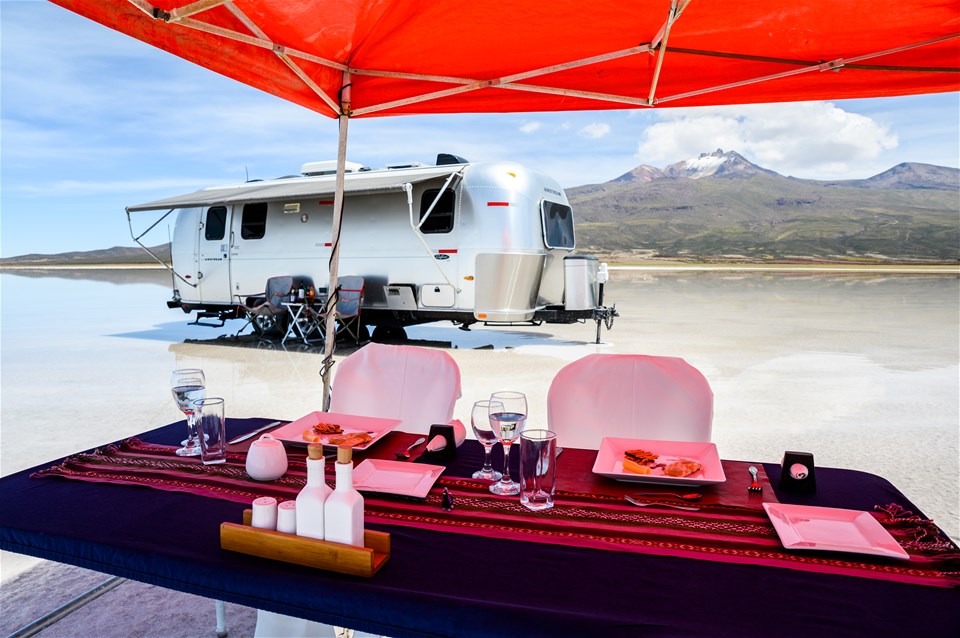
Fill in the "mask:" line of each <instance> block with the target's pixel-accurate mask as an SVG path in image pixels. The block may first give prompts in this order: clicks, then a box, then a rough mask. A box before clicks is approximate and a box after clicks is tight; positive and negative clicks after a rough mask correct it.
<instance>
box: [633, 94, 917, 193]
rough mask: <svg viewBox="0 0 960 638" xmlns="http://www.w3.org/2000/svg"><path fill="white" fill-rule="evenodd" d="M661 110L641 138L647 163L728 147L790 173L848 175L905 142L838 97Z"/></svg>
mask: <svg viewBox="0 0 960 638" xmlns="http://www.w3.org/2000/svg"><path fill="white" fill-rule="evenodd" d="M661 117H662V118H663V121H661V122H657V123H655V124H652V125H651V126H649V127H648V128H647V129H646V130H645V131H644V133H643V134H642V136H641V138H640V144H639V147H638V154H637V156H638V158H639V159H640V160H641V161H642V162H643V163H646V164H654V165H664V164H669V163H672V162H676V161H680V160H683V159H687V158H689V157H696V156H697V155H699V154H700V153H703V152H706V151H713V150H715V149H717V148H722V149H723V150H725V151H737V152H738V153H741V154H742V155H744V156H745V157H747V158H749V159H750V160H751V161H754V162H756V163H757V164H759V165H761V166H763V167H765V168H770V169H772V170H775V171H777V172H779V173H782V174H785V175H793V176H796V177H807V178H818V177H820V178H840V177H844V176H845V175H848V174H851V173H853V172H855V171H856V172H860V171H862V168H863V165H864V164H865V163H868V162H870V161H871V160H874V159H876V158H878V157H880V156H881V155H882V154H883V153H884V152H885V151H889V150H892V149H894V148H896V147H897V145H898V138H897V135H896V134H894V133H891V131H890V129H889V127H888V126H886V125H884V124H881V123H880V122H877V121H876V120H873V119H871V118H869V117H867V116H864V115H860V114H857V113H851V112H848V111H845V110H843V109H842V108H839V107H837V106H836V105H835V104H833V103H831V102H799V103H793V104H757V105H746V106H737V107H716V108H698V109H678V110H676V111H669V112H667V111H664V112H662V113H661Z"/></svg>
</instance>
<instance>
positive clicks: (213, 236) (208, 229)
mask: <svg viewBox="0 0 960 638" xmlns="http://www.w3.org/2000/svg"><path fill="white" fill-rule="evenodd" d="M226 230H227V207H226V206H211V207H210V208H208V209H207V221H206V223H205V224H204V225H203V238H204V239H206V240H207V241H219V240H221V239H223V235H224V234H225V233H226Z"/></svg>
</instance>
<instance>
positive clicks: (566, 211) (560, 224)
mask: <svg viewBox="0 0 960 638" xmlns="http://www.w3.org/2000/svg"><path fill="white" fill-rule="evenodd" d="M541 211H542V212H543V243H544V244H546V246H547V248H569V249H573V248H574V247H575V246H576V242H575V240H574V235H573V210H571V209H570V207H569V206H564V205H563V204H558V203H556V202H548V201H544V202H543V204H541Z"/></svg>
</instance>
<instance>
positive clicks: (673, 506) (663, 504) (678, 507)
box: [623, 496, 700, 512]
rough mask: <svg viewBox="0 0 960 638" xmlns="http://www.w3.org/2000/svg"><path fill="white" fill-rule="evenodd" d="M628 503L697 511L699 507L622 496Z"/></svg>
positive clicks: (639, 505)
mask: <svg viewBox="0 0 960 638" xmlns="http://www.w3.org/2000/svg"><path fill="white" fill-rule="evenodd" d="M623 498H625V499H626V500H627V502H628V503H633V504H634V505H636V506H638V507H672V508H673V509H675V510H686V511H688V512H699V511H700V508H699V507H687V506H686V505H674V504H673V503H644V502H643V501H638V500H637V499H635V498H633V497H632V496H624V497H623Z"/></svg>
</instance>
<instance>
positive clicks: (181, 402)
mask: <svg viewBox="0 0 960 638" xmlns="http://www.w3.org/2000/svg"><path fill="white" fill-rule="evenodd" d="M170 390H171V391H172V392H173V400H174V401H175V402H176V404H177V407H178V408H180V411H181V412H183V413H184V414H185V415H186V416H187V439H186V440H185V441H183V442H182V445H183V447H181V448H180V449H178V450H177V455H179V456H200V438H199V437H198V436H197V423H196V415H195V414H194V409H193V402H194V401H197V400H199V399H202V398H204V397H205V396H206V380H205V379H204V376H203V370H200V369H199V368H184V369H181V370H174V371H173V373H172V374H171V375H170Z"/></svg>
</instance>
